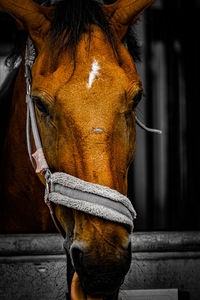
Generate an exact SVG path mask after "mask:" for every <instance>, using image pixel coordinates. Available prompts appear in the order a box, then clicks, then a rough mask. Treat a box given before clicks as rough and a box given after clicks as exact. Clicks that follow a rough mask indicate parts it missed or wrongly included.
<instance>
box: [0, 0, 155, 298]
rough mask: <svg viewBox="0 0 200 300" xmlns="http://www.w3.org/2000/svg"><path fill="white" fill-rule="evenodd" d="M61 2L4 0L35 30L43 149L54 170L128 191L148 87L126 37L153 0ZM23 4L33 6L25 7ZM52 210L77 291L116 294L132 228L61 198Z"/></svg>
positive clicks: (35, 96)
mask: <svg viewBox="0 0 200 300" xmlns="http://www.w3.org/2000/svg"><path fill="white" fill-rule="evenodd" d="M8 2H9V1H8ZM11 2H12V1H11ZM64 2H65V1H64ZM64 2H61V4H59V5H57V6H56V7H42V6H39V5H37V4H36V3H34V2H32V1H29V0H26V1H24V3H23V7H21V8H20V7H19V6H18V8H17V9H16V10H15V11H14V12H13V11H12V8H11V5H10V7H6V4H5V5H4V4H1V5H2V6H3V7H4V6H5V9H6V10H7V11H8V12H10V13H11V14H12V15H13V16H14V17H15V18H16V20H17V22H18V24H19V25H20V26H21V27H22V28H26V29H27V30H28V31H29V34H30V36H31V38H32V41H33V43H34V46H35V48H36V51H37V58H36V60H35V62H34V64H33V67H32V99H33V101H34V103H35V109H36V118H37V124H38V127H39V132H40V137H41V140H42V145H43V149H44V153H45V157H46V160H47V162H48V165H49V167H50V169H51V170H52V171H53V172H54V171H56V172H64V173H67V174H70V175H72V176H74V177H77V178H79V179H82V180H84V181H87V182H90V183H94V184H98V185H102V186H106V187H109V188H110V189H113V190H116V191H118V192H119V193H121V194H123V195H126V193H127V173H128V168H129V166H130V163H131V162H132V160H133V157H134V151H135V145H136V134H135V109H136V106H137V104H138V102H139V100H140V99H141V95H142V93H143V88H142V83H141V80H140V77H139V76H138V74H137V71H136V67H135V64H134V61H133V59H132V57H131V55H130V54H129V52H128V51H127V49H126V48H125V46H124V44H123V43H122V40H123V38H124V36H125V34H126V32H127V30H128V27H129V26H130V25H132V24H134V23H135V22H136V20H137V19H138V17H139V15H140V14H141V13H142V12H143V11H144V9H145V8H147V7H148V6H149V5H151V4H152V2H153V0H134V1H132V0H118V1H116V2H115V3H114V4H111V5H104V6H100V5H99V4H97V3H96V2H94V3H93V2H91V1H86V0H84V1H83V0H80V1H78V0H76V1H66V3H64ZM25 8H27V9H29V10H31V11H32V13H27V14H24V13H23V9H25ZM69 9H70V11H69ZM22 15H23V17H22ZM61 16H64V17H65V18H66V19H65V21H66V22H62V20H60V17H61ZM69 25H70V26H72V27H70V26H69ZM67 26H68V27H67ZM75 31H76V32H75ZM38 176H39V178H40V180H41V182H42V183H44V178H43V176H42V175H41V174H38ZM55 214H56V217H57V219H58V221H59V223H60V224H61V226H62V228H63V230H64V231H65V232H66V240H65V243H64V245H65V248H66V252H67V255H68V257H70V259H71V262H72V266H73V269H74V271H75V275H73V272H72V274H71V280H72V277H73V284H72V292H71V297H72V298H73V299H82V298H83V299H84V297H85V298H86V296H83V294H84V295H90V296H91V297H104V298H105V299H107V298H108V299H112V298H113V299H114V298H115V297H117V293H118V290H119V287H120V285H121V283H122V282H123V279H124V277H125V275H126V273H127V271H128V269H129V267H130V263H131V240H130V233H131V232H130V230H129V229H128V228H127V227H126V226H124V225H123V224H120V222H119V223H117V222H112V221H110V220H105V219H103V218H100V217H97V216H92V215H90V214H86V213H83V212H80V211H79V210H75V209H72V210H71V209H68V208H66V207H64V206H62V205H56V207H55ZM78 295H79V296H78ZM80 295H81V296H80ZM106 297H107V298H106Z"/></svg>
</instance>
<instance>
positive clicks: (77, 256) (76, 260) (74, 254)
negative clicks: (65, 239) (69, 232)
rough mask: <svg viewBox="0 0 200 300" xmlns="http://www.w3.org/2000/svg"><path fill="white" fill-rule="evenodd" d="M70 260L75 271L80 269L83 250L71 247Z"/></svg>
mask: <svg viewBox="0 0 200 300" xmlns="http://www.w3.org/2000/svg"><path fill="white" fill-rule="evenodd" d="M71 258H72V261H73V264H74V267H75V269H76V270H78V269H80V267H81V265H82V261H83V250H82V249H81V248H79V247H78V246H72V248H71Z"/></svg>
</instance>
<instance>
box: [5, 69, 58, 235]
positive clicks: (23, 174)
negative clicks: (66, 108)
mask: <svg viewBox="0 0 200 300" xmlns="http://www.w3.org/2000/svg"><path fill="white" fill-rule="evenodd" d="M25 92H26V86H25V78H24V66H23V64H22V66H21V67H20V69H19V73H18V76H17V79H16V82H15V87H14V91H13V97H12V104H11V110H10V113H9V114H8V115H9V122H8V129H7V132H6V136H5V134H4V136H5V143H4V147H3V153H2V155H1V157H2V172H1V173H2V174H3V175H2V180H1V182H2V190H3V197H2V198H3V200H2V201H1V202H0V206H1V209H0V210H1V211H2V215H3V216H1V223H2V224H0V231H1V232H7V233H9V232H10V233H13V232H29V233H31V232H53V231H55V229H54V227H53V224H52V223H51V220H50V216H49V212H48V209H47V207H46V206H45V204H44V203H43V195H44V187H43V185H42V184H41V182H40V181H39V178H38V176H37V175H36V174H35V171H34V169H33V167H32V165H31V163H30V160H29V157H28V152H27V146H26V102H25ZM8 110H9V109H8ZM25 224H26V225H25Z"/></svg>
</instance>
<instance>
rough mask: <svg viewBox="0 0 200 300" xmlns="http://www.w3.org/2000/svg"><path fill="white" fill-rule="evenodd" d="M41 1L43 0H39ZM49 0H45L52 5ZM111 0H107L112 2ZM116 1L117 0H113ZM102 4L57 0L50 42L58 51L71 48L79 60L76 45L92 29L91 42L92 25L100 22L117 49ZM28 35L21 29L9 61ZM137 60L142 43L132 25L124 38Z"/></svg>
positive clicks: (106, 0) (12, 60) (55, 53)
mask: <svg viewBox="0 0 200 300" xmlns="http://www.w3.org/2000/svg"><path fill="white" fill-rule="evenodd" d="M36 2H38V3H39V4H41V2H42V1H41V0H37V1H36ZM48 2H49V1H48V0H47V1H46V2H45V5H47V6H48V4H49V3H48ZM110 2H111V1H110V0H105V3H106V4H109V3H110ZM112 2H113V1H112ZM101 6H102V5H101V4H100V3H99V2H97V1H96V0H61V1H59V2H56V4H55V15H54V19H53V21H52V24H51V28H50V46H51V47H53V49H56V51H54V55H55V56H56V55H59V54H60V53H61V52H62V51H64V50H66V49H68V50H69V51H70V54H71V57H72V59H73V60H74V64H76V49H77V45H78V42H79V40H80V38H81V36H82V34H83V33H85V32H86V31H87V32H88V33H89V42H90V39H91V25H93V24H94V25H97V26H99V27H100V28H101V29H102V31H103V32H104V33H105V34H106V36H107V38H108V41H109V42H110V44H111V46H112V49H113V51H114V53H115V54H116V55H117V52H116V48H115V39H114V36H113V34H112V31H111V28H110V26H109V23H108V21H107V20H106V18H105V15H104V13H103V10H102V8H101ZM26 39H27V33H25V32H18V33H17V38H16V44H15V47H14V49H13V51H12V53H11V55H10V56H9V57H8V60H7V62H8V63H9V65H11V66H12V65H14V63H15V60H16V58H17V57H18V56H19V55H21V54H22V52H23V50H24V48H25V43H26ZM123 41H124V43H125V44H126V46H127V48H128V50H129V52H130V54H131V55H132V57H133V59H134V61H136V60H139V47H138V44H137V39H136V36H135V33H134V32H133V31H132V29H129V30H128V31H127V34H126V36H125V37H124V39H123Z"/></svg>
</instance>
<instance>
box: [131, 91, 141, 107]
mask: <svg viewBox="0 0 200 300" xmlns="http://www.w3.org/2000/svg"><path fill="white" fill-rule="evenodd" d="M142 95H143V91H142V90H141V91H139V92H138V93H137V95H136V96H135V97H134V99H133V109H135V108H136V106H137V105H138V103H139V102H140V101H141V99H142Z"/></svg>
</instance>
